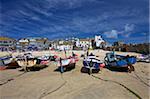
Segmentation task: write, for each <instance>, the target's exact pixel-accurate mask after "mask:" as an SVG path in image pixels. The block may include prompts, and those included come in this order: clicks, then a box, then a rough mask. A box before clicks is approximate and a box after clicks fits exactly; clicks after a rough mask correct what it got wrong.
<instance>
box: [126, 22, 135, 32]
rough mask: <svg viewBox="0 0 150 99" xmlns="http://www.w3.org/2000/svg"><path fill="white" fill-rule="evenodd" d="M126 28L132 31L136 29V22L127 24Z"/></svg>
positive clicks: (127, 30)
mask: <svg viewBox="0 0 150 99" xmlns="http://www.w3.org/2000/svg"><path fill="white" fill-rule="evenodd" d="M124 28H125V32H131V31H133V30H134V28H135V25H134V24H126V25H125V27H124Z"/></svg>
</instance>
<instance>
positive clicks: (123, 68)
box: [105, 66, 128, 72]
mask: <svg viewBox="0 0 150 99" xmlns="http://www.w3.org/2000/svg"><path fill="white" fill-rule="evenodd" d="M105 68H106V69H108V70H110V71H113V72H128V68H127V67H120V68H119V67H109V66H106V67H105Z"/></svg>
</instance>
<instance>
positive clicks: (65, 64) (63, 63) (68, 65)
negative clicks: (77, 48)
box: [57, 57, 77, 73]
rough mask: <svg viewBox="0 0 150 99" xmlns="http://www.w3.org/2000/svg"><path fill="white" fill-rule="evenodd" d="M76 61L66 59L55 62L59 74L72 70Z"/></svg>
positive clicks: (71, 58)
mask: <svg viewBox="0 0 150 99" xmlns="http://www.w3.org/2000/svg"><path fill="white" fill-rule="evenodd" d="M76 62H77V59H76V58H75V57H68V58H60V59H59V60H58V62H57V65H58V67H59V70H60V72H61V73H63V72H64V71H67V70H70V69H74V68H75V64H76Z"/></svg>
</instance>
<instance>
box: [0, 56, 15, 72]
mask: <svg viewBox="0 0 150 99" xmlns="http://www.w3.org/2000/svg"><path fill="white" fill-rule="evenodd" d="M12 60H13V57H12V55H6V56H1V57H0V70H4V69H6V68H7V67H8V66H7V65H8V64H9V63H11V62H12Z"/></svg>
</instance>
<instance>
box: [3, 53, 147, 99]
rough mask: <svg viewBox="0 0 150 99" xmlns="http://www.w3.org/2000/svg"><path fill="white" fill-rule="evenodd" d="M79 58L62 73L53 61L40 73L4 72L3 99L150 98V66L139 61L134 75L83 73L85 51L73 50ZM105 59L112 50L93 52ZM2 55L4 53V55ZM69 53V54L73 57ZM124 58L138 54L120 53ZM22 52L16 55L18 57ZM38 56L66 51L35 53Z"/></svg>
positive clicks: (102, 71)
mask: <svg viewBox="0 0 150 99" xmlns="http://www.w3.org/2000/svg"><path fill="white" fill-rule="evenodd" d="M73 52H74V53H76V54H77V55H78V56H79V61H78V62H77V63H76V68H75V69H73V70H71V71H67V72H65V73H63V74H61V73H60V72H58V71H55V69H56V68H57V65H56V63H55V62H51V63H50V64H49V66H48V67H46V68H44V69H41V70H39V71H30V72H27V73H24V71H20V70H21V68H17V69H7V70H3V71H0V99H137V98H142V99H149V98H150V97H149V94H150V93H149V88H150V84H149V81H150V77H149V71H150V68H149V63H144V62H143V63H142V62H137V63H136V64H134V67H135V71H134V72H132V73H128V72H119V71H111V70H109V69H107V68H103V69H102V70H101V71H100V72H99V73H98V74H93V75H88V74H83V73H81V72H80V69H81V67H82V66H83V64H82V61H83V58H81V57H80V55H81V54H83V53H84V52H83V51H73ZM90 52H92V53H93V54H95V55H97V56H99V59H101V60H103V59H104V57H105V54H106V53H107V52H108V51H103V50H90ZM1 53H2V52H1ZM71 53H72V51H68V52H67V55H68V56H69V55H71ZM116 53H118V54H123V55H128V54H129V55H135V56H136V55H138V54H137V53H131V52H116ZM18 54H20V53H17V52H15V53H12V55H13V56H16V55H18ZM32 54H33V55H34V56H40V55H45V54H57V55H58V56H61V57H64V52H55V51H41V52H32Z"/></svg>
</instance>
